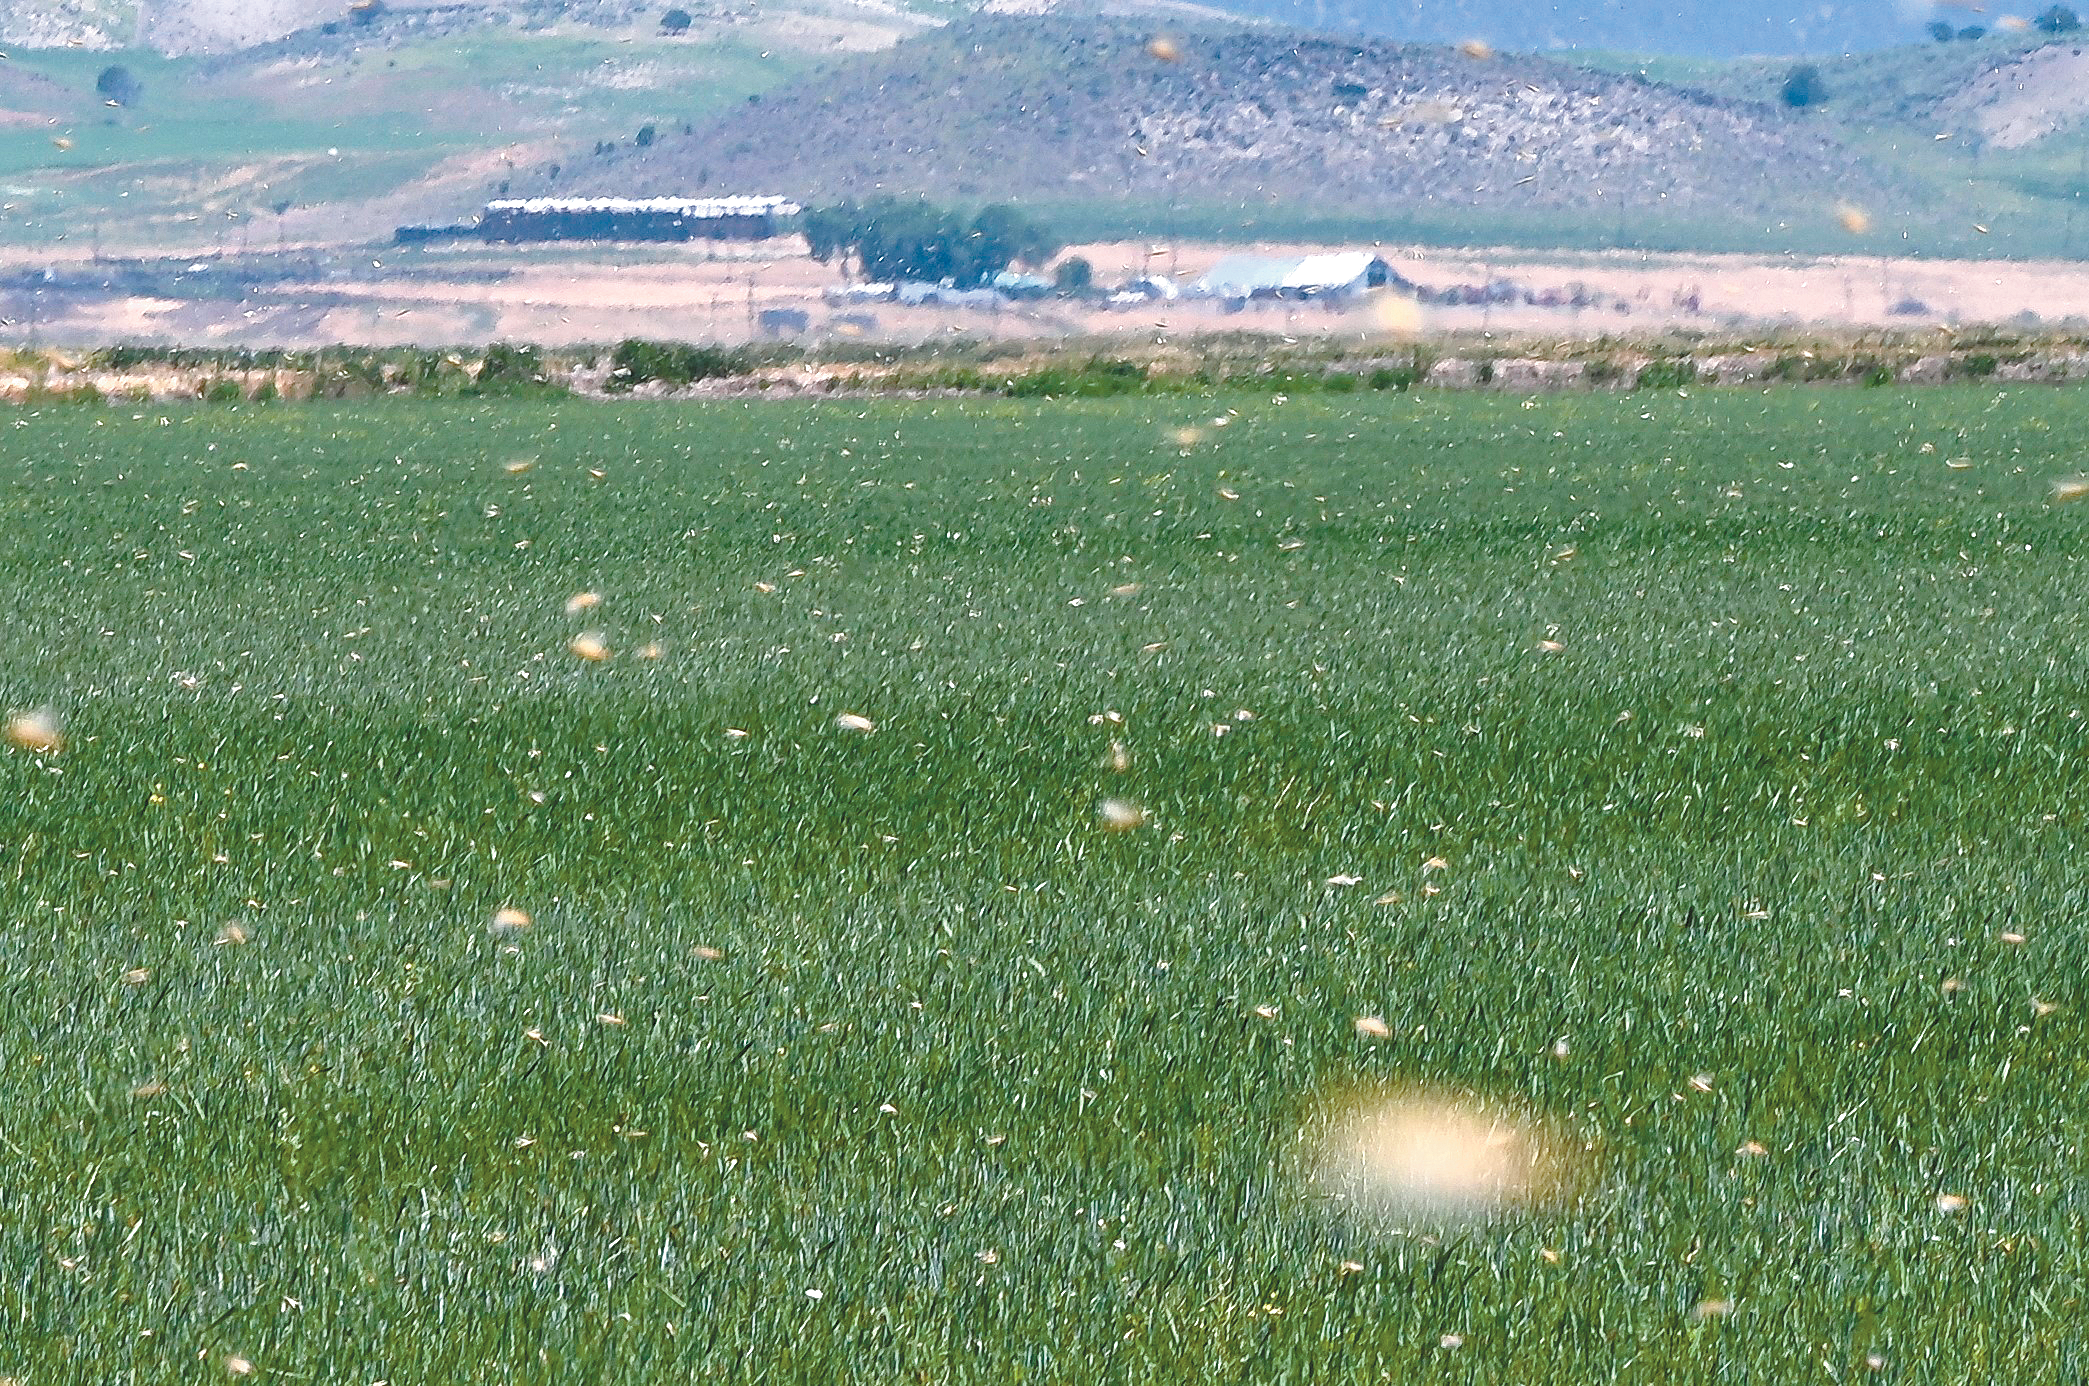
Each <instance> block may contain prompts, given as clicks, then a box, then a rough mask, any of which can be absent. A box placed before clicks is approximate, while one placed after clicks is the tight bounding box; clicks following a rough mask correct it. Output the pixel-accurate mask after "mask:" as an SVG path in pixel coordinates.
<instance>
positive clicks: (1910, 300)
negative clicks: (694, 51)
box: [0, 242, 2089, 347]
mask: <svg viewBox="0 0 2089 1386" xmlns="http://www.w3.org/2000/svg"><path fill="white" fill-rule="evenodd" d="M1239 249H1241V247H1221V246H1214V245H1200V244H1190V243H1182V244H1171V245H1160V246H1148V245H1144V244H1135V243H1114V244H1105V245H1094V246H1086V247H1079V248H1078V251H1079V253H1081V254H1084V255H1086V256H1087V257H1088V258H1089V259H1090V260H1091V261H1092V262H1093V263H1094V264H1095V266H1096V270H1097V279H1098V281H1099V282H1115V281H1118V280H1121V279H1123V278H1125V277H1127V276H1129V275H1131V274H1134V273H1137V272H1139V271H1141V270H1142V269H1144V270H1149V271H1152V272H1154V273H1161V274H1167V273H1170V272H1172V273H1173V274H1174V275H1175V276H1176V277H1177V278H1178V279H1180V280H1182V281H1184V282H1187V281H1189V280H1192V279H1194V278H1195V277H1196V276H1197V275H1199V274H1201V273H1202V272H1203V271H1204V270H1205V269H1207V268H1208V267H1209V266H1210V265H1211V264H1212V263H1213V262H1214V261H1215V260H1217V259H1218V258H1219V257H1220V256H1221V255H1222V254H1227V253H1232V252H1233V251H1236V250H1239ZM1253 249H1255V250H1257V251H1261V252H1265V253H1280V252H1283V251H1285V250H1302V249H1306V248H1305V247H1284V246H1261V247H1254V248H1253ZM1378 253H1380V254H1382V255H1384V256H1385V257H1386V259H1387V260H1388V261H1390V262H1391V263H1392V264H1393V265H1394V266H1395V267H1396V268H1397V269H1398V270H1399V272H1400V273H1402V274H1403V275H1405V276H1407V277H1408V278H1410V279H1412V280H1413V281H1415V282H1416V283H1418V284H1420V285H1422V286H1424V287H1426V288H1429V289H1443V288H1446V287H1451V286H1460V285H1465V286H1477V285H1480V284H1484V283H1487V282H1491V281H1504V280H1505V281H1509V282H1511V283H1513V284H1514V285H1515V286H1516V287H1517V289H1518V290H1519V291H1529V292H1532V293H1538V294H1547V293H1549V294H1550V295H1552V296H1554V297H1557V298H1561V299H1566V298H1571V297H1575V296H1578V297H1579V298H1580V299H1581V300H1582V301H1583V303H1584V306H1582V307H1578V308H1576V307H1569V306H1554V307H1543V306H1535V305H1531V304H1527V303H1522V302H1516V303H1501V304H1495V305H1492V306H1489V307H1480V306H1476V305H1475V306H1460V307H1430V308H1428V309H1426V310H1425V312H1424V316H1423V320H1422V331H1423V333H1424V334H1425V335H1436V334H1439V333H1442V334H1448V333H1466V332H1478V331H1490V332H1496V333H1504V334H1510V333H1513V334H1517V335H1539V336H1552V337H1597V336H1606V335H1608V336H1616V335H1633V336H1643V335H1648V334H1653V333H1660V332H1666V331H1677V330H1680V331H1692V330H1695V331H1705V332H1715V331H1717V332H1731V331H1734V330H1736V329H1744V330H1745V329H1748V328H1752V327H1758V326H1760V327H1805V326H1820V327H1824V328H1827V327H1848V326H1855V327H1875V326H1895V327H1900V328H1918V327H1921V326H1924V325H1939V326H1946V325H1953V324H1969V323H2009V322H2012V321H2022V322H2026V323H2028V322H2029V319H2028V318H2027V317H2025V316H2024V315H2027V314H2035V315H2036V316H2037V318H2038V319H2039V320H2040V321H2041V322H2042V323H2044V324H2047V325H2057V324H2065V323H2067V322H2069V321H2076V322H2084V323H2089V266H2085V265H2080V264H2074V263H2070V262H2013V261H1973V260H1953V261H1946V260H1882V259H1879V258H1875V257H1851V258H1839V259H1838V258H1828V259H1799V258H1781V259H1780V258H1767V257H1761V256H1743V255H1640V254H1636V253H1618V252H1610V253H1590V254H1564V253H1542V252H1531V251H1516V250H1497V251H1487V250H1438V249H1424V248H1418V247H1394V246H1387V247H1380V248H1378ZM74 268H78V267H77V266H75V267H74ZM838 279H839V277H838V275H837V274H836V273H835V271H834V270H833V269H832V268H830V267H828V266H823V265H820V264H817V263H815V262H814V261H812V260H810V259H807V258H805V257H804V255H803V254H802V253H800V252H799V251H798V249H797V247H796V246H795V245H793V244H792V243H789V242H776V243H772V244H770V245H767V246H763V247H758V248H756V247H733V248H730V249H728V250H726V251H724V252H721V253H720V255H718V256H715V257H714V256H713V255H712V254H711V252H709V251H706V250H702V249H696V248H691V249H682V248H674V249H662V248H658V247H649V248H644V249H641V250H622V251H620V250H618V249H615V248H602V249H598V250H591V251H579V250H575V249H571V248H559V249H557V250H543V249H539V250H534V251H504V250H500V249H486V248H480V247H473V248H470V249H468V250H443V251H425V252H423V251H394V250H391V249H389V248H385V249H379V250H376V251H373V252H367V253H365V254H363V255H343V256H341V257H338V258H337V260H336V261H335V263H334V266H333V268H332V269H331V271H330V272H329V273H328V274H327V275H325V276H323V277H321V278H318V279H316V280H315V281H314V282H311V283H299V282H289V283H274V284H269V285H267V286H266V287H257V288H256V289H255V290H253V291H252V292H250V293H249V294H248V295H247V296H245V297H244V298H242V297H237V296H230V297H227V296H219V297H210V298H200V297H199V298H195V299H184V298H181V297H178V296H175V295H173V294H170V293H165V292H162V293H157V294H153V295H137V296H132V295H122V294H111V293H105V292H99V291H96V290H94V289H92V288H84V289H50V290H42V289H40V290H37V291H35V292H33V293H27V292H22V291H17V292H15V293H12V294H6V295H0V316H4V317H6V318H8V319H11V321H10V322H9V323H7V324H5V325H0V341H7V342H13V343H20V342H23V341H25V340H28V339H31V338H33V339H34V340H37V341H41V342H47V343H59V344H74V345H93V344H99V343H106V342H112V341H119V340H134V341H135V340H145V341H157V342H165V343H178V344H184V345H251V346H282V347H314V346H324V345H338V344H355V345H369V346H394V345H422V346H448V345H461V344H470V343H483V342H489V341H495V340H506V341H518V342H522V341H527V342H536V343H540V344H543V345H571V344H577V343H592V342H610V341H616V340H619V339H621V338H625V337H653V338H665V339H676V340H687V341H713V342H737V341H744V340H748V339H749V338H750V337H753V336H756V335H758V332H757V330H756V327H755V322H756V317H757V315H758V314H759V313H760V312H761V311H762V310H764V309H773V308H784V309H799V310H802V311H804V312H805V313H806V314H807V316H808V319H809V321H810V328H811V330H810V334H809V335H810V337H812V338H813V339H826V340H834V339H838V338H848V337H853V338H861V339H866V340H883V341H903V342H921V341H927V340H932V339H934V338H937V337H939V336H954V335H963V336H966V337H972V338H1013V339H1027V338H1034V339H1045V340H1048V339H1052V338H1058V337H1068V336H1091V335H1103V336H1108V335H1121V336H1133V337H1140V338H1146V339H1151V338H1153V337H1155V336H1179V335H1184V334H1193V333H1201V332H1214V331H1226V330H1248V331H1261V332H1269V333H1282V334H1287V335H1293V336H1323V335H1330V334H1359V335H1376V334H1379V333H1380V332H1382V330H1383V328H1384V325H1385V324H1384V323H1383V322H1382V321H1380V320H1379V319H1378V318H1376V317H1374V316H1373V315H1371V314H1368V313H1359V312H1354V311H1337V310H1332V309H1330V308H1329V307H1327V306H1324V305H1315V304H1277V303H1272V304H1268V305H1259V304H1258V305H1254V306H1251V307H1250V308H1249V309H1248V310H1247V311H1245V312H1242V313H1226V312H1225V311H1223V310H1222V309H1221V308H1220V307H1219V306H1218V305H1216V304H1211V303H1202V302H1187V301H1184V302H1174V303H1166V302H1155V303H1147V304H1142V305H1138V306H1135V307H1131V308H1126V309H1116V310H1105V309H1100V308H1095V307H1088V306H1081V305H1072V304H1067V303H1062V302H1059V301H1053V300H1048V301H1044V302H1040V303H1029V304H1017V305H1010V306H1008V307H1006V308H1003V309H1002V310H1000V311H998V312H989V311H984V310H956V309H945V308H929V307H921V308H906V307H901V306H898V305H895V304H884V303H879V304H867V305H860V306H854V307H840V306H834V305H829V304H828V303H826V302H824V301H823V300H822V298H821V296H820V291H821V289H822V288H824V287H826V286H828V285H831V284H835V283H837V282H838ZM1910 304H1912V305H1916V306H1917V307H1918V308H1919V311H1903V312H1901V313H1898V314H1896V313H1894V312H1892V311H1891V310H1892V309H1893V308H1894V306H1895V305H1902V306H1903V307H1904V308H1906V307H1907V306H1908V305H1910ZM850 315H853V317H854V321H850V320H849V316H850Z"/></svg>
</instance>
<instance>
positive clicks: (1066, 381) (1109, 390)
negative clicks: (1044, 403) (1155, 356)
mask: <svg viewBox="0 0 2089 1386" xmlns="http://www.w3.org/2000/svg"><path fill="white" fill-rule="evenodd" d="M1147 384H1148V382H1147V378H1146V368H1145V367H1144V366H1142V365H1140V364H1139V363H1138V362H1137V361H1126V360H1124V359H1122V358H1121V357H1104V356H1091V357H1089V358H1088V360H1087V361H1085V362H1083V363H1082V364H1080V365H1078V366H1074V367H1070V368H1069V367H1063V366H1048V367H1046V368H1045V369H1044V370H1041V371H1035V372H1032V373H1031V374H1029V375H1023V376H1017V377H1015V378H1014V379H1012V380H1010V381H1009V382H1008V386H1007V390H1006V393H1008V394H1010V395H1013V396H1014V397H1016V398H1018V399H1039V398H1043V397H1044V396H1046V395H1052V396H1062V397H1063V396H1078V397H1082V398H1090V399H1093V398H1099V397H1102V396H1106V395H1137V394H1144V393H1146V391H1147Z"/></svg>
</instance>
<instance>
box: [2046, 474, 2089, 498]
mask: <svg viewBox="0 0 2089 1386" xmlns="http://www.w3.org/2000/svg"><path fill="white" fill-rule="evenodd" d="M2084 496H2089V476H2067V477H2061V478H2060V479H2059V480H2058V481H2055V482H2054V483H2053V491H2052V500H2053V504H2055V505H2065V504H2066V503H2067V502H2069V501H2078V500H2080V499H2081V498H2082V497H2084Z"/></svg>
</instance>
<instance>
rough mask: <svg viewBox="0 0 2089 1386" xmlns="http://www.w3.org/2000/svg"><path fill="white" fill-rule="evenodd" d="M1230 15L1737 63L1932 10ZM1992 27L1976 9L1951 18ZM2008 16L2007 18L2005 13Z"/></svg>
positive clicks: (1453, 0)
mask: <svg viewBox="0 0 2089 1386" xmlns="http://www.w3.org/2000/svg"><path fill="white" fill-rule="evenodd" d="M1222 8H1225V9H1228V10H1231V11H1233V12H1235V13H1238V14H1245V15H1255V16H1258V17H1261V18H1265V19H1273V20H1277V21H1279V22H1281V23H1285V24H1296V25H1301V26H1303V27H1306V28H1312V29H1335V30H1354V31H1356V32H1358V33H1364V34H1372V35H1378V36H1383V37H1387V38H1396V39H1405V40H1410V41H1417V42H1424V43H1458V42H1461V41H1464V40H1467V39H1481V40H1484V41H1486V42H1488V43H1491V44H1493V45H1494V46H1495V47H1497V48H1513V49H1519V50H1525V51H1532V52H1539V51H1544V50H1547V49H1555V48H1592V49H1611V50H1620V51H1624V52H1633V53H1676V54H1688V55H1693V56H1699V57H1732V56H1736V55H1740V54H1746V53H1770V54H1785V55H1789V54H1795V53H1840V52H1844V51H1846V50H1862V49H1870V48H1885V47H1889V46H1891V45H1893V44H1899V43H1909V42H1914V41H1918V40H1920V39H1921V38H1922V37H1923V35H1922V24H1923V23H1924V22H1925V21H1927V20H1928V19H1930V18H1931V17H1932V15H1931V12H1930V11H1929V10H1928V8H1927V7H1925V6H1923V5H1921V4H1919V3H1903V0H1832V3H1825V4H1824V3H1821V0H1750V3H1747V4H1724V3H1701V2H1700V3H1679V0H1556V2H1555V0H1224V4H1223V6H1222ZM1941 13H1943V14H1944V15H1945V16H1946V17H1947V18H1953V19H1955V21H1956V22H1957V23H1959V24H1972V23H1979V22H1984V21H1983V19H1982V16H1980V15H1978V14H1974V13H1970V12H1969V8H1968V7H1958V8H1952V9H1946V10H1943V11H1941ZM1997 13H2000V10H1999V9H1998V10H1997Z"/></svg>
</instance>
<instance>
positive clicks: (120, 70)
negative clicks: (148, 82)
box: [94, 64, 145, 106]
mask: <svg viewBox="0 0 2089 1386" xmlns="http://www.w3.org/2000/svg"><path fill="white" fill-rule="evenodd" d="M94 89H95V90H96V91H97V92H99V93H101V98H102V100H104V101H114V102H115V103H116V104H117V105H119V106H128V105H130V104H131V103H132V102H134V101H136V100H137V99H138V98H139V97H140V96H143V95H144V94H145V85H144V83H142V82H140V81H139V80H138V79H137V78H136V77H135V76H133V75H132V74H131V70H130V69H129V68H127V67H124V66H122V65H121V64H118V65H116V66H113V67H105V68H103V69H102V73H101V76H99V77H97V78H95V79H94Z"/></svg>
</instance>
